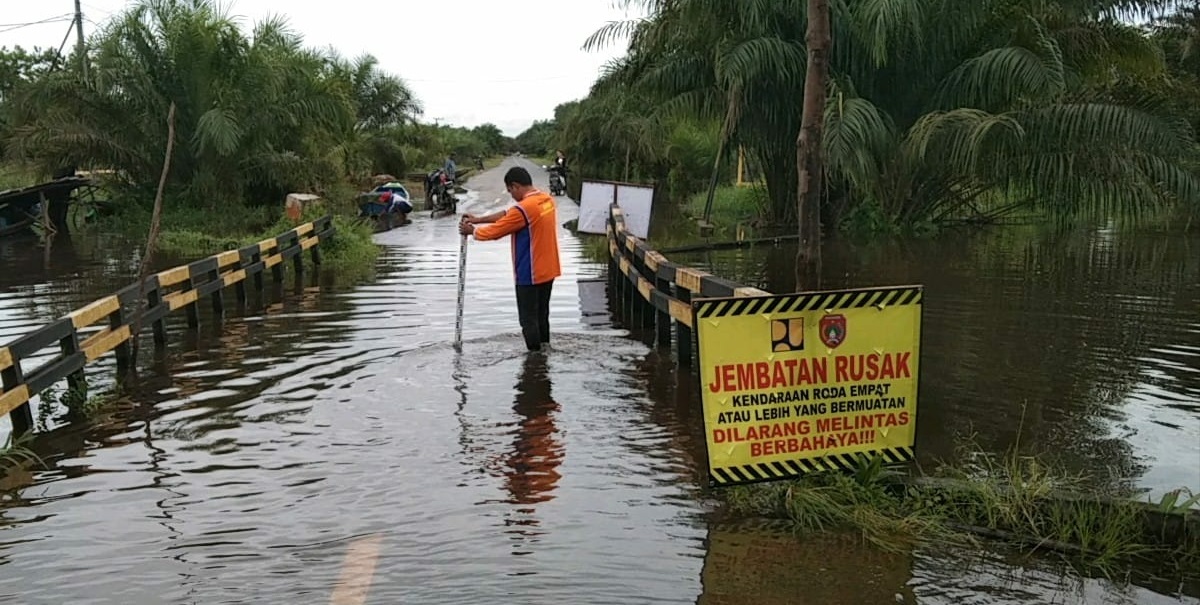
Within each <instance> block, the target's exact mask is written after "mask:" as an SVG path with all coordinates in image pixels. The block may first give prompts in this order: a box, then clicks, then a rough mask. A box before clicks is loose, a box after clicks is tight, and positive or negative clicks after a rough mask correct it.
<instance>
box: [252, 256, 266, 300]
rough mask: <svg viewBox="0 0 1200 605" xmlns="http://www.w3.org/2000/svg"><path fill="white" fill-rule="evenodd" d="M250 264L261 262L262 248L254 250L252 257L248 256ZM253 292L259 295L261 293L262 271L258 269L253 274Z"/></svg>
mask: <svg viewBox="0 0 1200 605" xmlns="http://www.w3.org/2000/svg"><path fill="white" fill-rule="evenodd" d="M250 262H252V263H254V264H258V263H261V262H263V257H262V248H257V249H255V250H254V253H253V254H252V255H250ZM254 290H255V291H256V292H258V293H259V294H262V293H263V270H262V269H259V270H258V271H255V272H254Z"/></svg>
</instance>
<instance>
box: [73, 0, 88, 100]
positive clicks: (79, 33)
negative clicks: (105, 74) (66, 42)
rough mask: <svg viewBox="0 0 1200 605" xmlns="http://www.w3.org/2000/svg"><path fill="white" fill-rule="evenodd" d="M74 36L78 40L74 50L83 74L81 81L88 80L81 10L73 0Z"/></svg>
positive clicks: (77, 0)
mask: <svg viewBox="0 0 1200 605" xmlns="http://www.w3.org/2000/svg"><path fill="white" fill-rule="evenodd" d="M75 36H76V37H77V38H78V41H77V43H76V46H75V48H76V50H77V52H78V53H79V68H80V69H81V70H82V72H83V79H84V80H85V81H86V80H88V61H87V53H85V52H84V47H83V8H82V7H80V5H79V0H75Z"/></svg>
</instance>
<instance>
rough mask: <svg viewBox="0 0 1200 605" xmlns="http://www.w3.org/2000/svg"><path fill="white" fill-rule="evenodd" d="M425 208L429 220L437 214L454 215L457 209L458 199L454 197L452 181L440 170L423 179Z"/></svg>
mask: <svg viewBox="0 0 1200 605" xmlns="http://www.w3.org/2000/svg"><path fill="white" fill-rule="evenodd" d="M425 206H426V208H429V218H434V217H436V216H437V215H438V213H439V212H441V213H443V214H447V215H448V214H454V213H455V211H456V210H457V208H458V198H456V197H454V181H451V180H450V176H449V175H447V174H446V171H444V170H442V169H441V168H438V169H436V170H434V171H433V172H430V173H429V175H428V176H426V177H425Z"/></svg>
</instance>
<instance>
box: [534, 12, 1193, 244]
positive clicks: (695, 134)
mask: <svg viewBox="0 0 1200 605" xmlns="http://www.w3.org/2000/svg"><path fill="white" fill-rule="evenodd" d="M626 4H629V5H638V6H640V8H642V9H644V10H645V11H646V12H647V14H648V16H647V17H646V18H644V19H639V20H635V21H631V22H624V23H613V24H610V25H608V26H606V27H604V28H603V29H601V30H600V31H598V32H597V33H596V34H595V35H594V36H593V37H592V38H591V39H590V40H588V41H587V44H586V46H587V47H589V48H596V47H600V46H602V45H605V44H613V43H616V42H618V41H621V40H624V41H625V42H626V44H627V52H626V55H625V56H624V57H623V58H622V59H620V60H618V61H616V62H614V63H613V64H612V65H610V67H609V69H608V70H607V71H606V72H605V73H604V74H603V75H602V76H601V77H600V78H599V79H598V80H597V81H596V82H595V84H594V85H593V87H592V89H591V92H590V94H589V95H588V96H587V97H585V98H583V99H581V100H578V101H574V102H571V103H566V104H563V105H561V106H560V107H559V108H558V109H557V110H556V112H555V116H554V119H553V120H548V121H546V122H541V123H538V124H535V125H534V126H533V127H532V128H530V130H529V131H527V132H526V133H522V134H521V135H520V136H518V137H517V139H516V141H517V143H518V144H519V145H520V146H521V150H522V151H523V152H525V153H527V154H534V153H540V152H542V150H548V149H552V148H555V147H559V148H562V149H564V150H566V151H567V153H568V156H569V157H570V158H571V160H572V162H573V166H574V168H575V172H576V181H575V183H574V186H575V187H576V189H575V191H578V186H579V185H578V179H580V178H598V179H615V180H631V181H637V182H647V183H653V184H654V185H655V186H656V188H657V191H658V193H659V197H658V198H657V199H656V201H655V203H656V210H657V212H659V213H661V215H662V216H661V220H660V217H659V216H656V218H655V220H656V221H658V222H660V223H662V224H667V225H671V227H672V230H675V227H676V226H677V225H683V222H678V219H679V218H681V217H680V215H683V217H682V218H694V217H695V216H697V211H698V210H699V211H700V213H702V212H703V204H697V203H696V202H695V198H696V196H698V195H699V196H702V197H703V198H704V199H707V197H708V195H707V194H708V191H709V187H710V185H712V184H713V183H714V182H715V184H716V185H717V190H716V195H715V198H716V201H715V203H714V210H713V213H712V217H711V220H712V221H713V222H714V223H718V222H719V223H720V224H718V225H716V226H717V228H718V229H725V230H728V229H730V228H731V227H732V224H731V223H734V222H742V221H744V219H745V215H747V214H750V213H754V214H756V215H757V216H756V217H755V219H757V228H758V229H759V230H760V231H761V230H776V231H778V230H781V229H791V230H794V225H795V211H796V207H797V174H798V172H797V151H796V141H797V137H798V134H799V131H800V119H801V115H800V114H801V103H800V102H799V99H801V98H802V97H803V89H804V82H805V77H806V74H805V69H806V61H807V50H806V47H805V33H806V24H807V20H806V18H805V14H806V8H807V2H805V1H803V0H785V1H781V2H721V1H716V0H679V1H674V0H673V1H671V2H665V1H661V0H630V1H629V2H626ZM830 7H831V11H832V15H831V21H832V24H833V30H834V31H833V39H834V45H833V50H832V54H831V58H830V78H829V82H828V85H827V103H826V110H825V114H824V137H823V155H824V159H825V175H824V177H825V191H826V196H825V198H824V199H823V200H822V202H821V204H820V209H819V214H820V219H821V226H822V231H823V232H824V233H825V234H827V235H828V234H832V233H837V232H840V233H850V234H878V235H885V234H886V235H893V234H894V235H907V236H920V235H928V234H935V233H938V232H939V231H942V230H944V229H945V228H947V227H950V226H955V225H963V224H997V223H1002V222H1005V221H1008V220H1012V219H1014V218H1016V217H1022V218H1024V219H1028V218H1031V217H1032V218H1036V219H1038V220H1042V221H1054V222H1059V223H1062V224H1068V223H1070V222H1072V221H1074V222H1083V221H1098V220H1115V221H1119V222H1120V221H1124V222H1134V221H1147V220H1151V221H1171V222H1174V223H1176V224H1187V222H1186V220H1185V221H1179V220H1177V219H1179V218H1180V217H1181V215H1182V216H1185V217H1193V216H1195V215H1196V214H1197V213H1198V212H1200V145H1198V144H1197V135H1196V133H1197V129H1200V50H1198V49H1200V8H1197V7H1196V5H1195V3H1191V2H1182V1H1178V0H1098V1H1089V2H1079V1H1075V0H1051V1H1043V0H980V1H978V2H960V1H958V0H919V1H912V2H883V3H880V2H861V1H857V0H833V1H832V2H830ZM738 149H742V150H744V152H745V159H746V164H747V167H748V168H749V169H750V171H751V173H750V174H749V175H748V176H747V180H752V181H757V182H761V183H762V188H763V190H764V191H765V194H766V198H767V200H768V203H767V204H766V205H759V204H758V200H757V199H746V198H742V197H740V194H739V193H737V192H736V191H735V190H734V189H733V187H732V183H733V181H734V180H735V178H736V165H737V158H738ZM714 177H715V181H714V180H713V179H714ZM747 197H748V196H747ZM735 199H742V200H744V203H742V204H739V208H738V210H736V211H735V212H733V215H732V216H722V214H721V212H720V211H718V208H722V209H728V207H729V205H728V204H729V201H730V200H735ZM1193 224H1198V223H1193ZM685 231H687V232H688V234H690V235H691V236H692V237H694V236H695V233H696V229H695V227H694V226H690V227H687V228H685Z"/></svg>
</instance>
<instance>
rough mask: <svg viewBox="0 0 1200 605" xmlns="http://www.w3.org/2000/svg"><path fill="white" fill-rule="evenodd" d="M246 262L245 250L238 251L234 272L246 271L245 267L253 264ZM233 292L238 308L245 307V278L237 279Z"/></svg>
mask: <svg viewBox="0 0 1200 605" xmlns="http://www.w3.org/2000/svg"><path fill="white" fill-rule="evenodd" d="M246 260H247V259H246V251H245V249H242V250H238V265H237V269H234V271H243V270H245V269H246V265H249V264H251V263H252V262H254V261H253V260H251V262H250V263H248V262H246ZM233 291H234V293H235V296H237V304H238V307H243V306H245V304H246V278H245V277H243V278H242V279H239V280H238V281H237V283H235V284H233Z"/></svg>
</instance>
